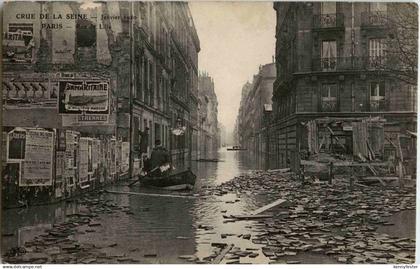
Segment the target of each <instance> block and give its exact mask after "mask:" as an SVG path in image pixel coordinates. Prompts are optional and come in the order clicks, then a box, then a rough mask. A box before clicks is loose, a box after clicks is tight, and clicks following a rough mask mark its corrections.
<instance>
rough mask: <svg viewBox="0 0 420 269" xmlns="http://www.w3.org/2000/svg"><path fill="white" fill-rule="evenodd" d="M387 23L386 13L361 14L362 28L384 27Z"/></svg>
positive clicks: (371, 12)
mask: <svg viewBox="0 0 420 269" xmlns="http://www.w3.org/2000/svg"><path fill="white" fill-rule="evenodd" d="M387 22H388V15H387V13H386V12H381V11H370V12H362V27H377V26H385V25H386V24H387Z"/></svg>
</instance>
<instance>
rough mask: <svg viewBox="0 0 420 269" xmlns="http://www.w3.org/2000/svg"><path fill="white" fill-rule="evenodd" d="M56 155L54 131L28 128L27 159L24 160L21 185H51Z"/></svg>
mask: <svg viewBox="0 0 420 269" xmlns="http://www.w3.org/2000/svg"><path fill="white" fill-rule="evenodd" d="M53 157H54V133H53V132H50V131H44V130H27V132H26V143H25V160H24V161H23V162H22V177H21V180H20V182H19V185H20V186H51V185H52V178H53V176H52V170H53V169H52V165H53Z"/></svg>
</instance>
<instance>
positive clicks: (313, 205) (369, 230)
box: [205, 171, 415, 263]
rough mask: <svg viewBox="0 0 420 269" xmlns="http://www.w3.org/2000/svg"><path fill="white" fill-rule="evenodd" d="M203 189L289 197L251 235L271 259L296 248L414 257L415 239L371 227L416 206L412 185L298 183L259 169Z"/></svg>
mask: <svg viewBox="0 0 420 269" xmlns="http://www.w3.org/2000/svg"><path fill="white" fill-rule="evenodd" d="M205 191H206V192H210V193H213V194H215V195H223V194H225V193H230V192H236V193H246V194H251V195H261V194H264V195H267V194H271V197H272V198H273V199H279V198H282V199H285V200H287V201H288V202H287V203H286V204H285V205H284V206H282V207H280V208H279V207H275V208H272V209H270V213H273V217H271V218H264V219H259V220H258V223H259V224H260V225H259V226H260V228H259V230H260V233H259V234H257V235H256V236H254V237H253V239H252V240H253V242H254V243H256V244H264V245H265V247H264V248H263V249H262V251H263V254H264V255H265V256H267V257H268V258H269V259H271V260H273V261H274V262H279V263H282V262H284V263H286V262H288V261H290V258H291V257H293V256H295V255H297V254H299V253H301V252H313V253H318V254H324V255H331V256H332V257H334V258H335V259H336V260H337V262H341V263H413V262H414V251H415V241H414V240H412V239H409V238H396V237H392V236H389V235H386V234H379V233H377V232H375V231H376V230H377V228H378V226H379V225H393V224H392V223H389V222H388V221H387V220H386V218H387V217H389V216H391V215H393V214H394V213H396V212H399V211H403V210H415V189H413V188H395V187H394V188H378V187H377V186H376V187H373V186H372V187H369V186H352V187H350V186H349V184H346V183H343V182H335V183H334V184H332V185H329V184H327V183H323V182H319V181H318V182H316V183H312V184H302V182H300V181H299V180H298V177H297V176H296V175H294V174H293V173H291V172H286V173H285V172H282V171H280V172H279V171H268V172H261V171H259V172H254V173H250V174H247V175H242V176H239V177H236V178H234V179H233V180H231V181H228V182H226V183H224V184H221V185H220V186H217V187H215V188H214V189H212V190H211V189H206V190H205ZM293 262H296V263H298V262H300V261H299V260H296V261H293Z"/></svg>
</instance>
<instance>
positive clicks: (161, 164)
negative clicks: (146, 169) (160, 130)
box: [150, 139, 171, 177]
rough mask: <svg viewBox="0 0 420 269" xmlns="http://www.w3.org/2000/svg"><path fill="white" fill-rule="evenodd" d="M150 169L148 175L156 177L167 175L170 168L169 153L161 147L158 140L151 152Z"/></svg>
mask: <svg viewBox="0 0 420 269" xmlns="http://www.w3.org/2000/svg"><path fill="white" fill-rule="evenodd" d="M150 167H151V169H152V170H151V171H150V175H151V176H156V177H158V176H163V175H165V174H168V173H169V170H170V167H171V165H170V156H169V152H168V151H167V150H166V148H164V147H163V146H162V144H161V141H160V140H159V139H156V141H155V148H154V149H153V150H152V155H151V157H150Z"/></svg>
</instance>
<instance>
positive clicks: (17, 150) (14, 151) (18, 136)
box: [7, 128, 26, 161]
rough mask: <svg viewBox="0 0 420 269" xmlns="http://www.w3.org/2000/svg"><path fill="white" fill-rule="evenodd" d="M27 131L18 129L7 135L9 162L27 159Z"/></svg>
mask: <svg viewBox="0 0 420 269" xmlns="http://www.w3.org/2000/svg"><path fill="white" fill-rule="evenodd" d="M25 145H26V130H24V129H21V128H16V129H14V130H12V131H11V132H9V133H8V135H7V160H8V161H19V160H24V159H25Z"/></svg>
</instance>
